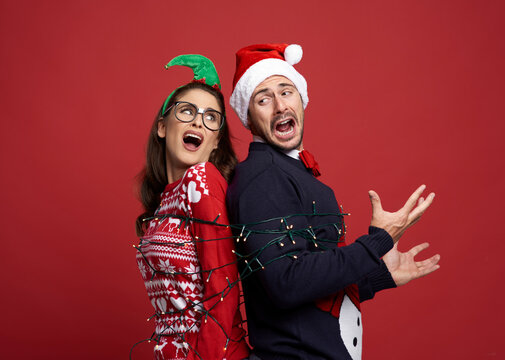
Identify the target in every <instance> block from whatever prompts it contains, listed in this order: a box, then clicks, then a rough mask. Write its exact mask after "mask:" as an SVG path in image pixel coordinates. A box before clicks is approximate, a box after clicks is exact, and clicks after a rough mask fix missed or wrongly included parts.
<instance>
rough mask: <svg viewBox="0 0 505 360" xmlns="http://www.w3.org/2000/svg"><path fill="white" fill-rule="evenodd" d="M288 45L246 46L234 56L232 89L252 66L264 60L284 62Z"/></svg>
mask: <svg viewBox="0 0 505 360" xmlns="http://www.w3.org/2000/svg"><path fill="white" fill-rule="evenodd" d="M288 45H289V44H257V45H250V46H246V47H244V48H242V49H240V50H239V51H237V54H236V61H237V64H236V65H237V66H236V70H235V76H234V77H233V89H235V85H237V82H238V81H239V80H240V78H241V77H242V75H244V73H245V72H246V70H247V69H249V68H250V67H251V66H252V65H253V64H256V63H257V62H258V61H261V60H264V59H280V60H284V50H286V47H287V46H288Z"/></svg>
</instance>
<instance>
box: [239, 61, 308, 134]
mask: <svg viewBox="0 0 505 360" xmlns="http://www.w3.org/2000/svg"><path fill="white" fill-rule="evenodd" d="M272 75H281V76H285V77H286V78H288V79H289V80H291V81H292V82H293V84H294V85H295V86H296V89H297V90H298V92H299V93H300V95H301V97H302V104H303V108H304V109H305V108H306V107H307V104H308V103H309V97H308V94H307V81H305V78H304V77H303V76H302V75H301V74H300V73H299V72H298V71H296V69H295V68H294V67H293V66H291V65H290V64H288V63H287V62H286V61H284V60H280V59H264V60H261V61H258V62H257V63H255V64H253V65H251V67H249V69H247V70H246V71H245V72H244V75H242V77H241V78H240V79H239V81H238V82H237V85H235V89H233V93H232V94H231V97H230V105H231V107H232V108H233V110H235V112H236V113H237V115H238V117H239V118H240V121H242V124H244V126H245V127H246V128H248V129H249V126H248V125H247V110H248V108H249V101H250V99H251V96H252V93H253V92H254V89H256V87H257V86H258V85H259V84H261V82H263V80H265V79H266V78H268V77H270V76H272Z"/></svg>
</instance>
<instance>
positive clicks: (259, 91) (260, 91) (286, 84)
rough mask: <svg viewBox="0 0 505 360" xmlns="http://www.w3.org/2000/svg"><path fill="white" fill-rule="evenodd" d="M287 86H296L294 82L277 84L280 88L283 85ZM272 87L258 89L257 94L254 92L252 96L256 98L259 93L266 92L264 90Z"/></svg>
mask: <svg viewBox="0 0 505 360" xmlns="http://www.w3.org/2000/svg"><path fill="white" fill-rule="evenodd" d="M286 86H289V87H295V86H294V85H293V84H288V83H280V84H277V87H278V88H281V87H286ZM269 90H270V89H269V88H264V89H261V90H258V91H257V92H256V93H255V94H253V96H252V98H253V99H254V98H255V97H256V96H258V95H259V94H261V93H264V92H267V91H269Z"/></svg>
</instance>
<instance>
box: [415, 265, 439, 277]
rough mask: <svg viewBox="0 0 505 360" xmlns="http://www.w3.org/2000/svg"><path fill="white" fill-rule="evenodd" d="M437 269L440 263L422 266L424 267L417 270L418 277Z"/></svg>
mask: <svg viewBox="0 0 505 360" xmlns="http://www.w3.org/2000/svg"><path fill="white" fill-rule="evenodd" d="M438 269H440V265H434V266H430V267H426V268H424V269H422V270H420V271H419V276H418V278H420V277H423V276H426V275H428V274H431V273H432V272H433V271H435V270H438Z"/></svg>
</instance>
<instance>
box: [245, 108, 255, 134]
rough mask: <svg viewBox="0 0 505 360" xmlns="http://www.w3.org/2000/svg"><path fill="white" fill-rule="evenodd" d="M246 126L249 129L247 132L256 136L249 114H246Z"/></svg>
mask: <svg viewBox="0 0 505 360" xmlns="http://www.w3.org/2000/svg"><path fill="white" fill-rule="evenodd" d="M247 126H248V127H249V130H250V131H251V134H253V135H257V134H256V129H255V128H254V124H253V122H252V121H251V118H250V117H249V112H248V113H247Z"/></svg>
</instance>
